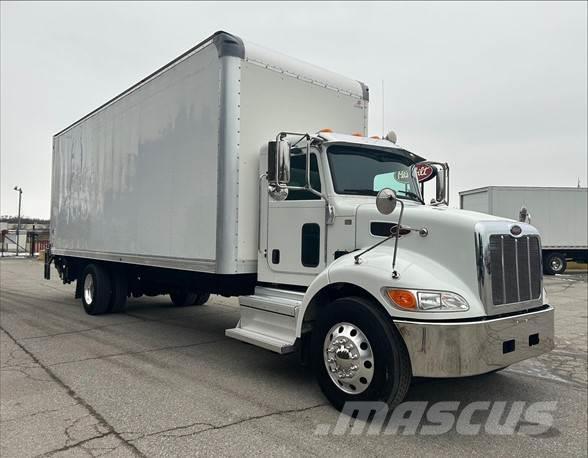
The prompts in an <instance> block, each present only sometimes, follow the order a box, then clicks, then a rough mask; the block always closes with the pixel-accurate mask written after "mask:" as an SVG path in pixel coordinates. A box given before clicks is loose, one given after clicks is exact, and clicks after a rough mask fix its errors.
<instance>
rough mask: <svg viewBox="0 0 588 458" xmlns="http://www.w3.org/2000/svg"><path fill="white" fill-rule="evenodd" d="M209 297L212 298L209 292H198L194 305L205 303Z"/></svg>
mask: <svg viewBox="0 0 588 458" xmlns="http://www.w3.org/2000/svg"><path fill="white" fill-rule="evenodd" d="M208 299H210V294H209V293H198V294H197V295H196V300H195V301H194V303H193V304H192V305H204V304H206V303H207V302H208Z"/></svg>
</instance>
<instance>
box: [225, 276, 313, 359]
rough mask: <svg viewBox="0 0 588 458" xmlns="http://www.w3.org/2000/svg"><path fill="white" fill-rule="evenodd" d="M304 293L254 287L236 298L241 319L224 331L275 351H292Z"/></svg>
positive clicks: (226, 333)
mask: <svg viewBox="0 0 588 458" xmlns="http://www.w3.org/2000/svg"><path fill="white" fill-rule="evenodd" d="M303 298H304V293H300V292H297V291H289V290H282V289H275V288H265V287H256V288H255V294H254V295H252V296H242V297H240V298H239V305H240V311H241V320H240V321H239V323H238V324H237V327H235V328H233V329H227V330H226V331H225V335H226V336H227V337H231V338H234V339H237V340H241V341H243V342H247V343H250V344H253V345H257V346H259V347H262V348H265V349H267V350H271V351H275V352H276V353H280V354H284V353H291V352H292V351H294V348H295V344H296V322H297V317H298V311H299V310H300V305H301V304H302V299H303Z"/></svg>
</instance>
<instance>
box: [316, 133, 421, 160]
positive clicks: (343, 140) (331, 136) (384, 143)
mask: <svg viewBox="0 0 588 458" xmlns="http://www.w3.org/2000/svg"><path fill="white" fill-rule="evenodd" d="M317 136H318V137H319V138H321V139H322V140H323V141H324V142H325V143H327V144H329V143H333V144H335V143H337V144H350V145H361V146H367V147H371V148H378V149H383V148H385V149H387V150H390V149H395V150H397V151H391V152H394V153H397V154H400V155H401V156H405V157H408V158H409V159H411V160H412V161H414V162H422V161H424V160H426V159H425V158H424V157H421V156H419V155H418V154H414V153H412V152H410V151H408V150H407V149H406V148H403V147H402V146H400V145H397V144H396V143H392V142H391V141H389V140H386V139H380V138H371V137H362V136H359V135H349V134H341V133H338V132H319V133H318V135H317Z"/></svg>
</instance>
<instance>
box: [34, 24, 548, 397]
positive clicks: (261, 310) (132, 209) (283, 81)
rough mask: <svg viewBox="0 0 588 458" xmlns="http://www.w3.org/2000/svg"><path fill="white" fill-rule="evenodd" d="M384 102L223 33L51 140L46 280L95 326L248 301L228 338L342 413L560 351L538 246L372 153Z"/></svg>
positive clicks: (410, 166) (383, 154) (385, 150)
mask: <svg viewBox="0 0 588 458" xmlns="http://www.w3.org/2000/svg"><path fill="white" fill-rule="evenodd" d="M368 102H369V91H368V88H367V86H366V85H365V84H363V83H361V82H358V81H355V80H353V79H350V78H346V77H342V76H340V75H337V74H335V73H331V72H329V71H326V70H323V69H321V68H318V67H315V66H313V65H309V64H306V63H303V62H300V61H298V60H296V59H291V58H288V57H285V56H283V55H281V54H278V53H275V52H272V51H269V50H267V49H264V48H261V47H258V46H256V45H253V44H250V43H245V42H243V41H242V40H241V39H239V38H237V37H235V36H233V35H230V34H228V33H225V32H218V33H215V34H214V35H213V36H211V37H210V38H208V39H206V40H205V41H203V42H202V43H200V44H199V45H197V46H196V47H194V48H192V49H191V50H189V51H188V52H186V53H185V54H183V55H181V56H180V57H178V58H177V59H175V60H174V61H172V62H170V63H169V64H168V65H166V66H164V67H163V68H161V69H159V70H158V71H156V72H155V73H153V74H152V75H150V76H148V77H147V78H145V79H144V80H142V81H141V82H139V83H138V84H136V85H135V86H133V87H131V88H129V89H128V90H126V91H125V92H123V93H122V94H120V95H118V96H116V97H115V98H113V99H112V100H110V101H108V102H107V103H105V104H104V105H102V106H101V107H99V108H98V109H96V110H94V111H93V112H91V113H90V114H88V115H87V116H85V117H83V118H82V119H80V120H79V121H77V122H75V123H74V124H72V125H70V126H69V127H67V128H65V129H64V130H62V131H61V132H59V133H58V134H56V135H55V136H54V140H53V181H52V206H51V244H52V247H51V255H50V256H48V257H47V264H46V269H45V276H46V277H48V276H49V266H50V263H51V262H53V263H54V264H55V267H56V268H57V271H58V272H59V275H60V277H61V279H62V280H63V281H64V282H65V283H69V282H76V289H75V294H76V297H78V298H80V299H81V303H82V305H83V307H84V309H85V310H86V312H87V313H89V314H92V315H96V314H102V313H108V312H119V311H122V310H124V307H125V304H126V301H127V298H128V297H131V296H133V297H137V296H140V295H143V294H145V295H157V294H169V295H170V297H171V300H172V302H173V304H175V305H177V306H189V305H199V304H203V303H204V302H206V300H207V299H208V297H209V294H211V293H214V294H221V295H224V296H239V303H240V314H241V319H240V320H239V322H238V323H236V325H235V327H233V328H232V329H227V330H226V335H227V336H228V337H231V338H235V339H238V340H241V341H243V342H247V343H249V344H253V345H257V346H259V347H262V348H265V349H267V350H271V351H274V352H277V353H280V354H285V353H290V352H294V351H300V352H301V354H302V355H303V356H304V357H305V358H306V359H307V360H308V361H309V362H310V363H311V364H312V365H313V367H314V371H315V373H316V377H317V379H318V383H319V385H320V387H321V389H322V391H323V392H324V394H325V395H326V397H327V398H328V399H329V400H330V401H331V402H332V403H333V405H335V406H336V407H337V408H342V406H343V405H344V403H345V402H346V401H360V400H369V401H384V402H386V403H388V404H389V405H394V404H396V403H398V402H400V401H401V400H402V399H403V397H404V396H405V393H406V392H407V390H408V387H409V384H410V381H411V378H412V377H413V376H425V377H462V376H470V375H476V374H483V373H488V372H492V371H495V370H499V369H501V368H504V367H506V366H508V365H510V364H513V363H515V362H518V361H521V360H524V359H527V358H531V357H534V356H537V355H540V354H543V353H545V352H548V351H550V350H551V349H552V348H553V319H554V310H553V308H552V307H551V306H550V305H549V304H548V301H547V298H546V296H545V293H544V290H543V287H542V275H541V257H540V253H541V240H540V236H539V233H538V231H537V230H536V229H535V228H534V227H533V226H531V225H529V224H526V223H516V222H513V221H511V220H506V219H504V218H500V217H493V216H490V215H484V214H479V213H473V212H467V211H461V210H456V209H451V208H449V207H448V206H447V203H448V197H447V196H448V190H447V182H448V179H449V168H448V166H447V164H444V163H436V162H428V161H426V160H425V159H424V157H423V156H421V155H419V154H415V153H413V152H411V151H408V150H407V149H406V148H403V147H401V146H399V145H398V144H396V139H395V135H388V136H387V138H385V139H380V138H368V137H366V134H367V129H368V124H367V123H368ZM428 179H431V180H433V179H434V180H436V181H435V183H436V188H435V189H436V197H435V199H434V200H433V202H431V203H430V204H425V203H424V201H423V198H422V195H421V189H420V186H419V180H420V181H425V180H428ZM505 261H507V262H505Z"/></svg>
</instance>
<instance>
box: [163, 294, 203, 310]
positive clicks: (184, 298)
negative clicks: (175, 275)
mask: <svg viewBox="0 0 588 458" xmlns="http://www.w3.org/2000/svg"><path fill="white" fill-rule="evenodd" d="M169 297H170V299H171V301H172V304H174V305H175V306H176V307H187V306H189V305H194V302H196V299H197V298H198V295H197V294H194V293H191V292H189V291H174V292H173V293H169Z"/></svg>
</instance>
